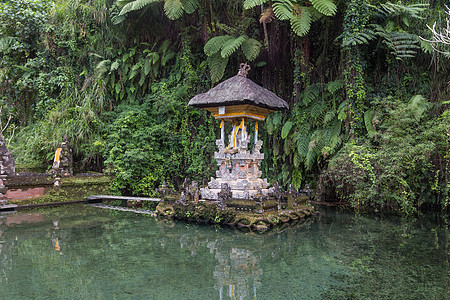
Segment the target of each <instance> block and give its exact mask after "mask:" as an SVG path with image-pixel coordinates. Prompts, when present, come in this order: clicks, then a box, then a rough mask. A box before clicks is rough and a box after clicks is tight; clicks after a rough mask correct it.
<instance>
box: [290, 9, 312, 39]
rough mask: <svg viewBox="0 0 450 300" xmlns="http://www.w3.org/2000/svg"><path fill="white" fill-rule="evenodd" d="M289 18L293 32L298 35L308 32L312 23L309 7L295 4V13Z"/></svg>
mask: <svg viewBox="0 0 450 300" xmlns="http://www.w3.org/2000/svg"><path fill="white" fill-rule="evenodd" d="M290 20H291V27H292V30H293V31H294V32H295V34H297V35H298V36H304V35H306V34H308V32H309V29H310V28H311V23H312V19H311V12H310V8H308V7H305V6H296V7H295V14H294V15H293V16H292V18H291V19H290Z"/></svg>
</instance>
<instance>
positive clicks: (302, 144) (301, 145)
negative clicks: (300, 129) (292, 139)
mask: <svg viewBox="0 0 450 300" xmlns="http://www.w3.org/2000/svg"><path fill="white" fill-rule="evenodd" d="M308 146H309V137H308V136H306V135H303V134H299V135H298V136H297V153H298V155H299V158H300V159H301V160H302V161H304V159H305V158H306V154H307V153H308Z"/></svg>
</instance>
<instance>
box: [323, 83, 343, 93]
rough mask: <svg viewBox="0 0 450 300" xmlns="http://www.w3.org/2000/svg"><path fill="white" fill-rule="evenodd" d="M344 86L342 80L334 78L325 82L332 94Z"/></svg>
mask: <svg viewBox="0 0 450 300" xmlns="http://www.w3.org/2000/svg"><path fill="white" fill-rule="evenodd" d="M343 87H344V81H343V80H335V81H330V82H328V83H327V90H328V92H330V94H334V93H336V92H337V91H339V90H341V89H342V88H343Z"/></svg>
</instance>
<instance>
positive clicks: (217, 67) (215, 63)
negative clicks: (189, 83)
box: [208, 53, 228, 82]
mask: <svg viewBox="0 0 450 300" xmlns="http://www.w3.org/2000/svg"><path fill="white" fill-rule="evenodd" d="M227 64H228V57H226V58H224V57H222V55H220V53H216V54H213V55H212V56H210V57H208V65H209V70H210V74H211V81H212V82H218V81H219V80H220V79H222V77H223V74H224V73H225V68H226V67H227Z"/></svg>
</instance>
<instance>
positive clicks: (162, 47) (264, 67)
mask: <svg viewBox="0 0 450 300" xmlns="http://www.w3.org/2000/svg"><path fill="white" fill-rule="evenodd" d="M0 3H1V4H0V14H1V18H0V23H1V25H2V26H0V32H1V34H0V52H1V54H0V105H1V106H2V107H3V110H2V113H3V115H2V116H0V120H2V121H3V122H4V123H3V124H5V122H6V121H7V120H8V116H10V115H11V120H10V123H9V126H10V127H9V128H8V129H6V130H5V131H4V132H3V134H4V135H5V136H6V139H7V140H9V139H10V138H12V139H11V145H10V148H11V149H12V151H13V153H14V155H15V157H16V161H18V162H27V163H33V164H37V163H40V164H42V165H43V166H44V168H47V167H49V166H50V164H51V160H52V158H53V155H54V150H55V147H56V145H57V144H58V143H59V142H60V141H61V138H62V136H63V135H64V134H68V135H69V138H70V141H71V144H72V146H73V148H74V153H75V166H76V167H77V168H78V169H80V171H81V170H87V169H94V170H97V171H101V170H102V169H104V168H105V165H104V161H105V160H107V164H109V163H111V164H112V165H108V166H107V167H108V169H109V170H112V169H114V168H115V170H116V171H117V177H116V181H115V182H114V187H115V189H116V191H118V192H119V191H120V192H126V193H134V194H152V193H153V190H154V188H155V187H157V186H158V185H159V183H160V182H161V180H163V179H165V180H166V181H169V182H170V184H171V185H172V186H174V187H176V186H177V185H178V184H179V183H180V181H182V180H183V179H184V178H185V177H191V179H197V180H203V179H205V178H208V177H209V176H210V175H211V174H213V172H214V170H215V168H216V166H215V163H214V162H213V161H211V157H212V153H213V152H214V143H213V141H214V137H215V132H214V131H215V127H217V126H214V125H217V124H214V121H213V120H212V118H211V117H210V115H209V114H206V113H204V112H201V111H199V110H197V109H191V108H187V107H186V103H187V101H188V100H189V99H190V98H191V97H192V96H194V95H195V94H198V93H200V92H204V91H206V90H207V89H208V88H209V87H210V86H211V81H212V82H217V81H219V80H221V79H222V78H223V77H224V76H229V75H234V74H236V69H235V67H236V66H237V65H239V63H241V62H244V61H251V62H252V63H251V65H252V72H251V73H250V75H249V76H250V78H251V79H252V80H254V81H255V82H256V83H258V84H260V85H262V86H264V87H266V88H268V89H270V90H272V91H274V92H275V93H276V94H277V95H279V96H280V97H282V98H284V99H285V100H287V101H288V103H289V105H290V107H291V110H290V111H287V112H277V113H274V114H272V115H270V116H268V118H267V120H266V123H265V126H264V128H263V127H262V126H260V129H261V131H260V137H261V139H262V140H263V141H264V152H265V156H266V160H265V161H264V162H263V164H262V169H263V172H264V175H263V176H265V177H268V178H269V179H270V180H272V179H277V180H279V181H280V182H281V184H283V185H284V186H285V187H286V186H287V185H288V184H290V183H293V184H294V185H295V187H297V188H301V187H302V186H303V184H304V183H309V184H310V185H311V186H312V187H316V186H317V179H318V176H319V175H320V174H328V173H327V172H331V173H330V174H335V175H333V176H335V177H333V178H335V179H336V180H337V181H335V182H336V184H338V183H339V180H340V179H343V180H344V179H345V180H348V184H347V183H345V181H344V184H343V185H342V187H341V186H339V187H337V188H336V186H333V185H330V184H328V183H329V182H328V181H327V182H328V183H327V184H325V181H323V182H324V183H323V184H322V185H323V186H324V187H325V186H326V187H328V188H329V189H332V188H334V189H335V190H337V191H338V192H339V193H341V195H343V196H339V197H340V199H344V200H346V201H350V202H351V203H353V205H354V206H355V207H361V208H364V207H366V206H368V207H370V206H377V207H387V205H389V206H391V207H392V208H393V209H400V210H403V211H405V212H406V213H409V212H411V211H413V210H414V209H415V208H417V207H419V206H420V205H422V204H423V203H428V204H427V205H432V203H434V204H433V205H435V206H436V207H446V206H447V204H446V203H448V196H446V195H448V184H447V185H445V184H444V183H445V182H448V181H449V180H448V161H449V157H448V153H449V151H448V147H449V146H448V145H449V142H448V137H447V139H443V138H442V137H446V134H448V125H447V124H448V116H449V109H448V103H447V102H448V99H447V98H448V97H447V94H448V89H447V82H448V81H449V80H450V79H449V78H448V74H450V73H449V72H448V67H449V66H448V60H447V58H445V57H444V56H443V55H438V54H437V53H434V52H432V49H433V47H432V46H431V45H430V44H429V43H428V44H427V42H426V41H422V49H423V50H424V52H420V51H419V48H418V47H419V43H418V39H417V36H418V35H421V36H425V37H427V39H430V32H429V30H427V28H424V24H433V23H435V22H437V23H439V24H442V20H444V19H445V12H444V11H443V10H442V1H438V2H432V1H425V2H423V1H422V2H420V4H417V3H418V2H415V1H396V2H388V1H370V4H368V1H366V0H351V1H346V2H345V3H344V2H342V1H337V2H336V1H332V0H314V1H304V0H273V1H268V0H244V1H241V2H239V1H238V2H236V1H222V0H220V1H198V0H165V1H163V0H158V1H156V0H136V1H130V0H126V1H114V0H98V1H85V0H80V1H78V0H77V1H71V0H57V1H55V2H49V1H47V0H26V1H25V0H24V1H17V0H14V1H1V2H0ZM422 3H424V4H427V3H429V4H431V5H430V6H426V5H423V4H422ZM344 4H345V5H344ZM425 8H427V9H425ZM185 13H187V14H193V15H192V16H187V15H185ZM261 13H262V14H263V15H262V17H261ZM326 16H332V18H327V17H326ZM172 20H177V21H175V22H174V21H172ZM319 20H320V22H316V21H319ZM113 24H116V25H115V26H113ZM263 39H264V40H265V43H264V46H263V45H262V43H261V42H260V41H261V40H263ZM336 39H337V40H338V41H339V43H340V47H339V45H337V44H336V43H334V42H333V41H335V40H336ZM406 58H408V59H406ZM258 59H261V60H258ZM230 66H231V67H230ZM429 66H433V67H432V68H430V67H429ZM208 71H209V75H208ZM414 94H423V95H424V97H419V96H417V97H414V98H412V95H414ZM425 98H426V99H430V102H432V103H433V104H432V105H431V104H430V103H428V102H427V101H424V99H425ZM379 99H383V100H379ZM392 99H396V100H395V101H394V100H392ZM397 99H411V100H409V101H401V100H397ZM445 126H447V127H445ZM216 129H217V128H216ZM446 132H447V133H446ZM216 134H217V132H216ZM341 148H342V150H341ZM390 160H392V162H391V161H390ZM335 163H336V164H335ZM339 164H341V165H342V166H343V167H342V170H341V171H340V172H341V173H339V172H337V169H338V166H339ZM397 165H398V167H396V166H397ZM419 170H420V171H419ZM333 172H334V173H333ZM374 175H375V177H374ZM330 176H331V175H330ZM374 178H375V179H374ZM374 182H375V183H374ZM389 189H392V190H393V192H391V193H390V194H392V195H393V196H392V197H391V198H389V199H388V200H386V199H387V198H386V196H385V195H387V194H388V193H387V191H388V190H389ZM327 193H328V190H327ZM390 194H389V195H390ZM330 195H333V194H332V193H331V194H330ZM356 195H359V196H356ZM394 196H395V197H394ZM364 197H365V198H364ZM377 197H378V198H377ZM389 197H390V196H389ZM427 197H428V198H427ZM446 197H447V198H446ZM377 199H378V200H377ZM380 199H381V200H380ZM418 199H419V200H418ZM423 199H430V200H423ZM358 201H359V202H358ZM383 201H384V202H383ZM433 201H434V202H433ZM382 203H385V204H382ZM386 203H388V204H386ZM383 205H384V206H383Z"/></svg>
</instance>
